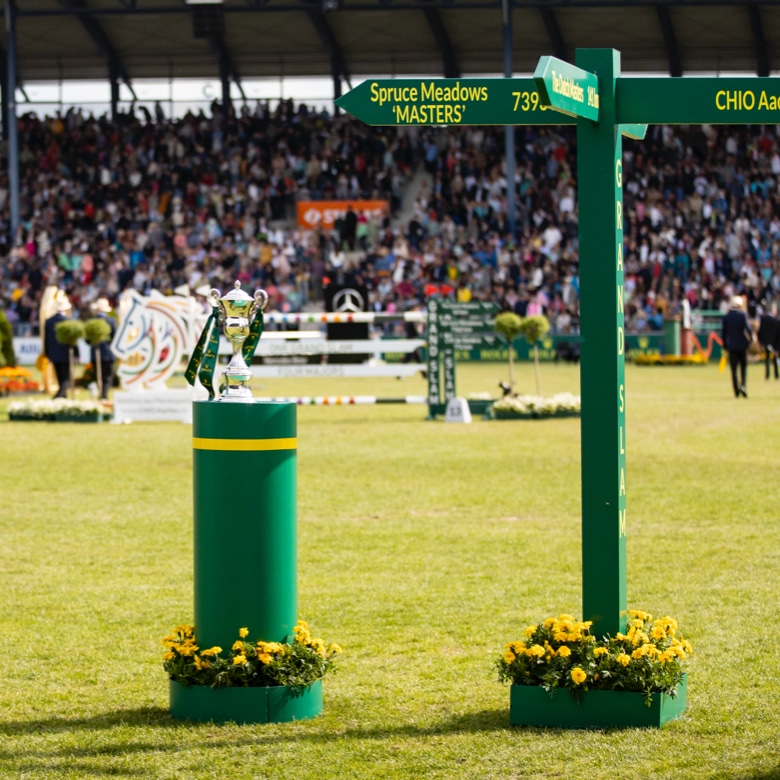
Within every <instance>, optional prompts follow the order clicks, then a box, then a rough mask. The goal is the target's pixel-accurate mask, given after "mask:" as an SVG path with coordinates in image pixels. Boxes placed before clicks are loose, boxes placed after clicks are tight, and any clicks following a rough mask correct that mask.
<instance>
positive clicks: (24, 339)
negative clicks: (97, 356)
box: [13, 336, 89, 366]
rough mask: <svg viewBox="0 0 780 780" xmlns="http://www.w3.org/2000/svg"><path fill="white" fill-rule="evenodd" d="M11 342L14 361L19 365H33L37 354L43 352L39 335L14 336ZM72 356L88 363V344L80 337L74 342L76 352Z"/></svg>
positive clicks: (79, 361)
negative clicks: (14, 356)
mask: <svg viewBox="0 0 780 780" xmlns="http://www.w3.org/2000/svg"><path fill="white" fill-rule="evenodd" d="M13 343H14V355H16V362H17V363H18V364H19V365H20V366H34V365H35V361H36V360H38V355H40V354H41V353H42V352H43V344H42V342H41V337H40V336H14V339H13ZM73 357H74V359H75V360H76V362H78V363H81V364H82V365H86V364H87V363H89V344H87V342H86V341H84V340H83V339H81V340H80V341H79V342H78V344H76V353H75V355H74V356H73Z"/></svg>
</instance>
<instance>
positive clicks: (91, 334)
mask: <svg viewBox="0 0 780 780" xmlns="http://www.w3.org/2000/svg"><path fill="white" fill-rule="evenodd" d="M84 338H85V339H86V340H87V343H88V344H89V345H90V346H91V347H97V346H98V345H100V344H102V343H103V342H104V341H108V340H109V339H110V338H111V326H110V325H109V324H108V323H107V322H106V321H105V320H104V319H103V318H102V317H95V319H93V320H87V321H86V322H85V323H84Z"/></svg>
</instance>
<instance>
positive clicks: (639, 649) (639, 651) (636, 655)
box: [631, 645, 646, 658]
mask: <svg viewBox="0 0 780 780" xmlns="http://www.w3.org/2000/svg"><path fill="white" fill-rule="evenodd" d="M645 652H646V651H645V645H642V647H637V649H636V650H634V652H633V653H631V657H632V658H643V657H644V655H645Z"/></svg>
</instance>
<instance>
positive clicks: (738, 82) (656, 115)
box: [615, 76, 780, 125]
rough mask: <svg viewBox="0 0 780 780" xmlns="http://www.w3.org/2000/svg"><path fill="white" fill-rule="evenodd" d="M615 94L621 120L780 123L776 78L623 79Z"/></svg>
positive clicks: (635, 121) (684, 122)
mask: <svg viewBox="0 0 780 780" xmlns="http://www.w3.org/2000/svg"><path fill="white" fill-rule="evenodd" d="M615 99H616V103H617V121H618V122H620V123H624V122H625V123H637V122H638V123H644V124H656V125H661V124H663V125H688V124H712V125H750V124H753V125H757V124H772V125H774V124H778V123H780V79H776V78H757V77H750V76H746V77H744V78H683V79H670V78H619V79H617V94H616V98H615Z"/></svg>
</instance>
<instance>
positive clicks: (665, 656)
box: [658, 652, 674, 664]
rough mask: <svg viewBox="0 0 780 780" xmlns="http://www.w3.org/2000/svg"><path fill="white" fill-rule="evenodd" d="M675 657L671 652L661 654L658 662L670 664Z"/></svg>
mask: <svg viewBox="0 0 780 780" xmlns="http://www.w3.org/2000/svg"><path fill="white" fill-rule="evenodd" d="M673 657H674V656H672V655H671V654H670V653H669V652H664V653H661V655H659V656H658V660H659V661H660V662H661V663H662V664H668V663H669V661H671V660H672V659H673Z"/></svg>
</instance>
